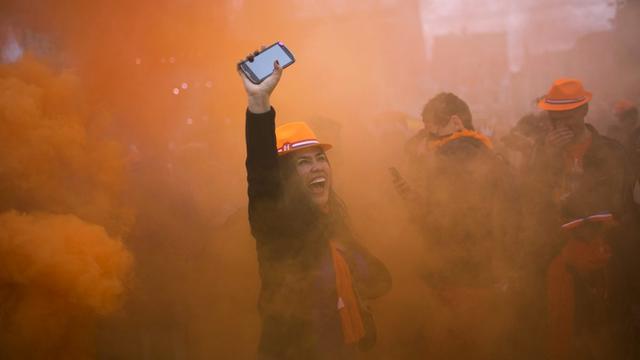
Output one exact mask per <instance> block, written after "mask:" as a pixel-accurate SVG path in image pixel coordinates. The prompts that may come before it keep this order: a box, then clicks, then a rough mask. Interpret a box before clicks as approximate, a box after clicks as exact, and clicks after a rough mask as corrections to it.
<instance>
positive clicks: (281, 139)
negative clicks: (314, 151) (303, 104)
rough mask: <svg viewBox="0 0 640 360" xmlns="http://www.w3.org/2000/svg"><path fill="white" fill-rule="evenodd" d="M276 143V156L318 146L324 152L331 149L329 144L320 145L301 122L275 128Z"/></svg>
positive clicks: (311, 132)
mask: <svg viewBox="0 0 640 360" xmlns="http://www.w3.org/2000/svg"><path fill="white" fill-rule="evenodd" d="M276 142H277V147H278V155H284V154H288V153H290V152H292V151H294V150H299V149H304V148H308V147H312V146H320V147H321V148H322V150H324V151H327V150H329V149H331V147H332V146H331V145H329V144H321V143H320V141H318V138H317V137H316V134H314V133H313V131H312V130H311V128H310V127H309V125H307V124H306V123H303V122H301V121H298V122H290V123H287V124H284V125H280V126H278V127H277V128H276Z"/></svg>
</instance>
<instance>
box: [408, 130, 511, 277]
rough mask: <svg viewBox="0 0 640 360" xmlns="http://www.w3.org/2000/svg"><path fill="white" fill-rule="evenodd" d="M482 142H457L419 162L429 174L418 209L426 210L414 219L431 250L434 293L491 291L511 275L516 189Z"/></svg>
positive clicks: (428, 266) (427, 272)
mask: <svg viewBox="0 0 640 360" xmlns="http://www.w3.org/2000/svg"><path fill="white" fill-rule="evenodd" d="M469 134H472V135H473V134H474V133H473V132H469ZM475 134H477V133H475ZM480 138H484V137H482V136H481V135H480V134H477V135H475V137H474V136H466V135H463V136H460V137H456V138H453V139H452V140H447V141H446V142H445V143H443V144H442V145H438V146H437V148H435V149H432V150H433V151H432V152H430V153H429V154H426V155H425V157H424V158H423V159H419V160H418V161H416V160H414V164H413V166H415V167H417V168H419V169H421V170H422V172H423V174H422V175H421V176H420V177H419V178H422V181H420V182H422V183H421V184H419V188H417V189H416V190H417V192H418V193H419V194H421V195H422V196H421V199H420V205H419V206H412V208H418V209H421V210H420V213H418V214H413V218H414V221H415V222H416V223H417V225H418V226H419V227H420V228H421V230H422V233H423V234H424V238H425V241H426V243H427V244H428V248H429V254H428V255H427V257H428V258H429V259H431V260H430V261H425V263H424V265H423V266H424V270H423V279H424V280H425V282H426V283H427V285H428V286H430V287H435V288H439V287H485V288H491V287H494V286H496V285H497V284H498V283H501V282H503V281H504V280H505V279H504V276H505V275H506V274H508V273H509V270H508V268H509V267H510V265H509V260H508V259H509V258H511V256H508V255H507V254H508V253H509V252H510V251H511V249H510V247H511V244H510V243H511V242H512V241H513V238H512V237H513V236H515V225H516V223H517V222H516V219H517V212H516V211H515V210H513V209H516V208H517V207H516V206H513V204H514V197H513V196H509V195H508V194H509V193H511V192H513V191H514V184H513V183H512V178H511V176H510V172H509V169H508V167H507V165H506V164H505V163H504V162H503V161H502V160H501V159H499V158H498V157H497V156H496V154H495V153H494V152H493V151H492V150H491V149H490V148H489V147H488V145H487V144H486V143H488V140H485V141H484V142H483V141H481V140H480ZM485 142H486V143H485Z"/></svg>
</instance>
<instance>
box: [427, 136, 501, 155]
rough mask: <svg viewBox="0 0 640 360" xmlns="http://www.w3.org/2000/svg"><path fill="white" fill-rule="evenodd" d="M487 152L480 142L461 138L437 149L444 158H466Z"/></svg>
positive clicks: (470, 138)
mask: <svg viewBox="0 0 640 360" xmlns="http://www.w3.org/2000/svg"><path fill="white" fill-rule="evenodd" d="M487 151H489V149H488V148H487V146H486V145H485V144H484V143H483V142H482V141H480V140H478V139H476V138H473V137H469V136H461V137H459V138H457V139H454V140H451V141H449V142H447V143H446V144H444V145H442V146H441V147H440V149H439V152H440V154H442V155H445V156H466V155H469V156H470V155H478V154H483V153H486V152H487Z"/></svg>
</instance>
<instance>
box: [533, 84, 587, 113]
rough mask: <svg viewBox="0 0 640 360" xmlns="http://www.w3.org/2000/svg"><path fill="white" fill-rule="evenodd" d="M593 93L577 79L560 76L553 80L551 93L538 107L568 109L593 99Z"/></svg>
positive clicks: (554, 109) (541, 100) (548, 109)
mask: <svg viewBox="0 0 640 360" xmlns="http://www.w3.org/2000/svg"><path fill="white" fill-rule="evenodd" d="M591 98H592V94H591V93H590V92H588V91H586V90H585V89H584V87H583V86H582V82H580V80H576V79H568V78H560V79H558V80H556V81H554V82H553V85H552V86H551V89H549V93H548V94H547V95H545V96H544V97H543V98H542V99H540V101H539V102H538V107H539V108H540V109H543V110H547V111H567V110H573V109H575V108H578V107H580V106H582V105H584V104H586V103H588V102H589V101H591Z"/></svg>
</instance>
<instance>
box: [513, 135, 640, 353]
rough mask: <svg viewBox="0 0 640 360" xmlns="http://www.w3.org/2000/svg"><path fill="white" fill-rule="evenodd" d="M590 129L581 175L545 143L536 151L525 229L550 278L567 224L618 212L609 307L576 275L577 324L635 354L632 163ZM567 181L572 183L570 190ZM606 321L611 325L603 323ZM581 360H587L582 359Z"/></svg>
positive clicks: (535, 258) (537, 263)
mask: <svg viewBox="0 0 640 360" xmlns="http://www.w3.org/2000/svg"><path fill="white" fill-rule="evenodd" d="M586 126H587V129H588V131H590V132H591V136H592V140H591V145H590V146H589V148H588V149H587V151H586V153H585V154H584V157H583V161H582V172H581V173H580V172H578V173H577V174H570V173H567V170H566V169H565V164H564V162H563V161H564V159H563V158H562V155H561V154H549V153H548V152H545V151H544V146H545V145H544V143H543V142H542V141H541V142H540V143H538V144H537V146H536V148H535V149H534V152H533V154H534V157H533V159H532V161H531V168H530V169H529V178H528V181H527V186H526V188H525V192H524V193H523V197H524V198H525V199H526V201H525V203H526V209H525V212H526V213H527V216H525V219H526V220H528V221H527V224H526V225H525V229H526V232H527V234H528V235H529V238H528V239H527V240H528V243H529V244H531V247H530V249H531V253H530V254H529V255H530V261H531V262H532V263H534V269H535V272H536V274H537V276H536V277H537V278H539V279H544V276H545V272H546V271H547V270H548V265H549V264H550V263H551V261H552V259H553V258H555V256H557V255H558V254H559V253H560V252H561V249H562V248H563V246H564V245H565V242H564V240H563V237H562V236H561V230H560V225H561V224H563V223H566V222H568V221H570V220H574V219H577V218H581V217H585V216H588V215H592V214H595V213H598V212H612V213H614V215H615V216H616V218H617V220H618V221H620V222H621V226H619V227H618V228H616V229H614V230H612V231H611V232H610V234H609V235H608V239H610V241H611V247H612V257H611V259H610V263H609V265H608V267H607V269H608V270H607V271H606V272H605V271H603V273H606V275H607V279H608V290H607V291H609V296H608V299H607V303H606V305H602V304H600V303H599V302H598V301H599V299H597V298H595V297H593V296H592V295H593V294H590V293H589V291H588V289H587V287H586V285H585V283H584V282H583V281H582V280H581V279H580V278H579V277H576V276H574V278H575V289H574V292H575V299H576V300H575V304H574V306H575V312H576V313H575V323H574V324H573V325H574V326H575V329H576V330H575V331H576V333H578V334H579V333H580V332H584V331H585V330H584V329H591V330H590V331H593V332H599V333H600V335H601V336H602V338H605V337H606V336H612V338H613V339H614V343H615V345H616V348H617V349H618V350H617V351H618V352H620V354H629V353H630V352H633V351H636V350H634V349H632V344H633V341H632V340H630V338H631V337H633V334H632V332H633V330H632V329H631V325H630V324H629V323H630V321H631V319H632V318H633V315H632V313H631V306H632V305H631V302H633V301H634V300H633V298H632V297H631V294H632V291H633V287H634V282H637V280H636V279H635V278H637V276H635V275H634V273H636V272H637V270H633V264H635V263H636V260H635V258H634V256H633V255H630V253H637V244H635V243H636V242H637V241H636V239H633V241H629V240H630V239H627V238H626V236H625V234H624V233H626V232H627V230H626V225H625V220H624V219H625V218H626V216H625V215H626V212H627V211H628V201H629V193H630V191H629V181H628V171H629V168H628V162H627V158H626V156H625V151H624V149H623V147H622V145H621V144H620V143H618V142H617V141H615V140H613V139H610V138H608V137H605V136H602V135H600V134H599V133H598V131H597V130H596V129H595V128H594V127H593V126H591V125H589V124H587V125H586ZM567 182H570V183H571V186H570V187H569V188H568V191H567V187H566V184H567ZM563 186H564V189H565V191H563V192H560V193H561V194H562V196H560V197H559V196H557V195H558V192H557V189H558V188H562V187H563ZM599 306H600V307H604V309H603V310H602V311H601V312H602V313H603V314H605V315H602V314H600V313H597V312H596V311H594V308H596V307H599ZM600 315H602V316H600ZM598 316H600V318H598ZM603 317H604V319H605V320H606V321H604V322H603V321H602V319H601V318H603ZM540 319H544V317H543V316H541V317H540ZM598 321H600V322H598ZM605 323H606V324H607V325H606V326H605V325H603V324H605ZM612 329H613V330H612ZM607 332H608V333H607ZM577 346H578V348H579V350H581V351H585V349H588V347H587V346H585V345H584V344H582V345H577ZM576 358H581V357H578V356H577V355H576ZM612 358H618V357H612ZM622 358H625V357H622Z"/></svg>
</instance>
